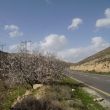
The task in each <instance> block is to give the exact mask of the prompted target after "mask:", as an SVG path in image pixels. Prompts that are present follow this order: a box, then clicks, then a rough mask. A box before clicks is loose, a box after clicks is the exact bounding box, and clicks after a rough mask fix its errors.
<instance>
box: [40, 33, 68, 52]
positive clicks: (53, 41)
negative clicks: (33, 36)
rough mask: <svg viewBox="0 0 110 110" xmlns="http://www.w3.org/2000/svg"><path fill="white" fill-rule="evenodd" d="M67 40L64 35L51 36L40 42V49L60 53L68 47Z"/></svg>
mask: <svg viewBox="0 0 110 110" xmlns="http://www.w3.org/2000/svg"><path fill="white" fill-rule="evenodd" d="M66 43H67V39H66V37H65V36H64V35H57V34H50V35H48V36H46V37H45V39H44V40H43V41H41V42H40V45H39V46H40V48H41V49H42V50H46V51H53V52H55V51H59V50H61V49H64V47H65V46H66Z"/></svg>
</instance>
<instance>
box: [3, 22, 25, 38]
mask: <svg viewBox="0 0 110 110" xmlns="http://www.w3.org/2000/svg"><path fill="white" fill-rule="evenodd" d="M4 30H6V31H7V32H8V35H9V36H10V37H12V38H14V37H18V36H23V32H21V31H20V28H19V27H18V26H16V25H13V24H12V25H5V26H4Z"/></svg>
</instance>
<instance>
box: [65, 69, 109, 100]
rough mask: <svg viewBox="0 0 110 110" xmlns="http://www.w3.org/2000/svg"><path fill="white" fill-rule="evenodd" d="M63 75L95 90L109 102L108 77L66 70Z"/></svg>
mask: <svg viewBox="0 0 110 110" xmlns="http://www.w3.org/2000/svg"><path fill="white" fill-rule="evenodd" d="M65 75H67V76H69V77H71V78H75V79H77V80H78V81H80V82H82V83H84V84H86V85H87V86H89V87H91V88H93V89H95V90H97V91H98V92H100V93H101V94H102V95H104V96H105V97H106V98H107V99H109V101H110V76H108V75H100V74H93V73H83V72H76V71H71V70H66V71H65Z"/></svg>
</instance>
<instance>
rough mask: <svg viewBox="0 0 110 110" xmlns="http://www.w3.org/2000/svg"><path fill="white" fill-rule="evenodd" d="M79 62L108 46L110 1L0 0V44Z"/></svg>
mask: <svg viewBox="0 0 110 110" xmlns="http://www.w3.org/2000/svg"><path fill="white" fill-rule="evenodd" d="M24 40H31V41H32V42H33V44H32V49H36V48H37V47H38V48H39V49H41V50H42V51H49V52H54V53H57V54H58V56H59V57H60V58H63V59H65V60H67V61H73V62H76V61H79V60H81V59H83V58H85V57H87V56H89V55H91V54H94V53H95V52H97V51H100V50H102V49H104V48H106V47H108V46H109V44H110V0H0V42H2V43H5V44H7V49H8V51H14V50H15V48H16V46H17V45H18V44H19V43H20V42H21V41H24Z"/></svg>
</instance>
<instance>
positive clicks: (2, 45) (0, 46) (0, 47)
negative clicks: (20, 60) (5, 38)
mask: <svg viewBox="0 0 110 110" xmlns="http://www.w3.org/2000/svg"><path fill="white" fill-rule="evenodd" d="M5 46H6V45H5V44H2V43H1V44H0V50H1V51H4V47H5Z"/></svg>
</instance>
